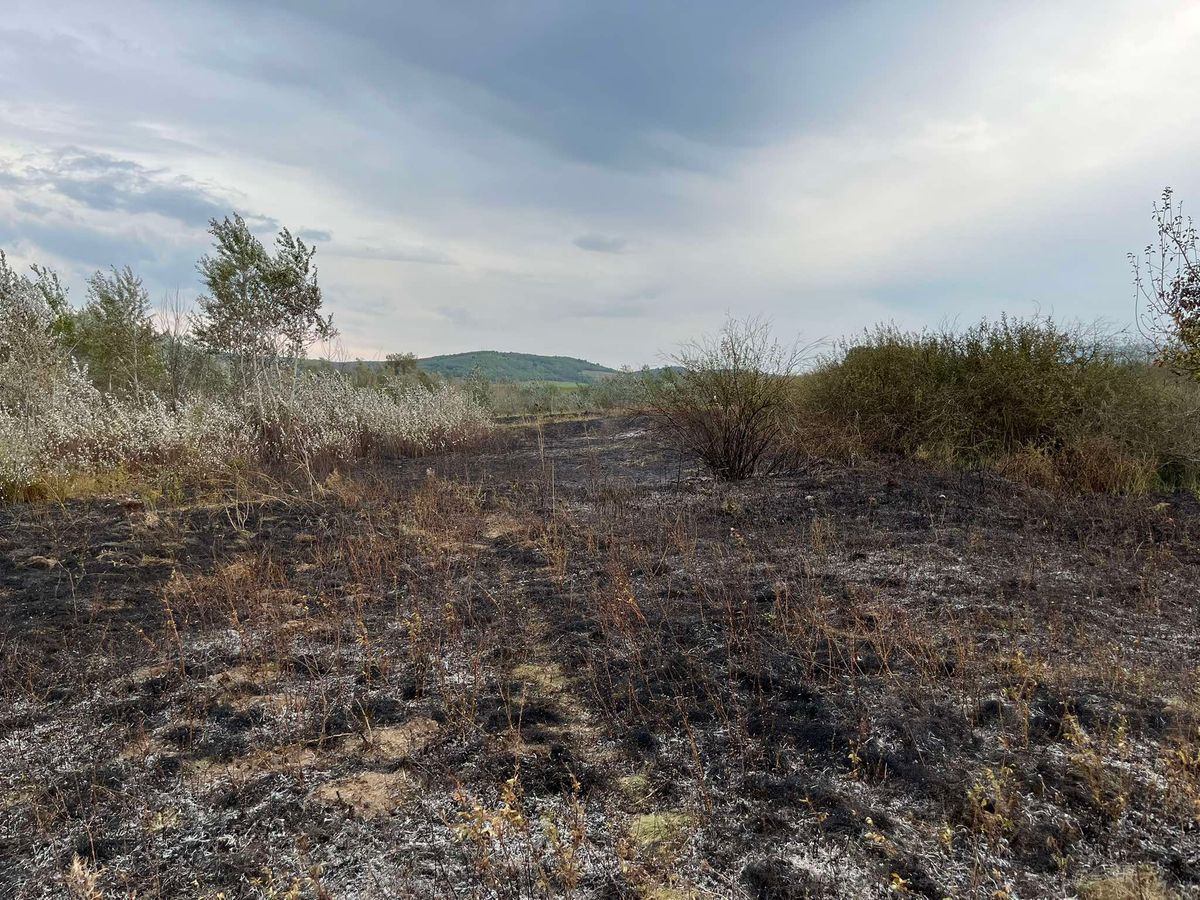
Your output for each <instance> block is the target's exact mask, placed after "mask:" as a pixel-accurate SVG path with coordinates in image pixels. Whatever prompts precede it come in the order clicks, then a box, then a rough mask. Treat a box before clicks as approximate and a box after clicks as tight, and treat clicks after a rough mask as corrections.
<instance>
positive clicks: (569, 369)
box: [333, 350, 617, 384]
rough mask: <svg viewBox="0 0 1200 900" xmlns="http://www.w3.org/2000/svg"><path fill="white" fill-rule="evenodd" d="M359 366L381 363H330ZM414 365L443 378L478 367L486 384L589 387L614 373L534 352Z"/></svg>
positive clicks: (456, 356) (488, 353) (457, 356)
mask: <svg viewBox="0 0 1200 900" xmlns="http://www.w3.org/2000/svg"><path fill="white" fill-rule="evenodd" d="M360 365H361V366H366V367H367V368H369V369H379V368H382V367H383V365H384V363H383V361H382V360H375V359H372V360H361V361H357V360H356V361H355V362H336V363H333V367H334V368H336V369H342V370H349V369H353V368H354V367H356V366H360ZM417 366H418V367H419V368H420V369H421V371H422V372H428V373H429V374H431V375H440V376H442V377H443V378H466V377H467V376H468V375H470V374H471V370H472V369H474V368H475V367H476V366H478V367H479V371H480V372H482V373H483V377H484V378H486V379H487V380H488V381H511V382H518V381H557V382H562V383H565V384H591V383H592V382H593V381H599V380H600V379H601V378H603V377H605V376H606V375H612V374H615V373H616V371H617V370H616V369H610V368H608V366H602V365H600V364H599V363H594V362H589V361H588V360H586V359H576V358H575V357H573V356H539V355H538V354H536V353H502V352H500V351H498V350H475V351H473V352H471V353H449V354H445V355H443V356H426V357H425V358H424V359H418V360H417Z"/></svg>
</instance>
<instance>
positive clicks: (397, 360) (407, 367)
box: [384, 353, 417, 377]
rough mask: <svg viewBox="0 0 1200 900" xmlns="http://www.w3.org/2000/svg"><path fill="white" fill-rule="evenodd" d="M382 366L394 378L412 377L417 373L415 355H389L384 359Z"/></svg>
mask: <svg viewBox="0 0 1200 900" xmlns="http://www.w3.org/2000/svg"><path fill="white" fill-rule="evenodd" d="M384 365H385V366H387V369H388V371H389V372H391V373H392V375H394V376H397V377H398V376H400V375H414V374H416V371H417V354H415V353H389V354H388V355H387V356H386V357H384Z"/></svg>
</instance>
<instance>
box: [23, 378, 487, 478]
mask: <svg viewBox="0 0 1200 900" xmlns="http://www.w3.org/2000/svg"><path fill="white" fill-rule="evenodd" d="M293 391H294V398H293V396H292V395H293ZM263 397H265V398H266V399H265V400H263V399H262V398H263ZM251 398H253V400H251ZM490 427H491V426H490V422H489V419H488V415H487V413H486V411H484V410H483V409H482V408H481V407H479V406H478V405H477V404H475V403H474V402H472V401H471V399H470V398H469V397H468V396H467V395H466V394H465V393H464V392H463V391H461V390H458V389H455V388H451V387H439V388H437V389H435V390H433V391H426V390H423V389H419V388H408V389H405V390H402V391H401V392H399V393H398V394H389V393H385V392H381V391H376V390H370V389H366V388H358V387H355V386H354V385H353V384H352V383H351V381H350V380H349V379H348V378H346V377H344V376H342V375H338V374H321V375H312V376H302V377H301V378H299V379H298V380H297V382H296V383H295V385H294V386H292V388H289V389H288V390H286V391H280V390H274V391H273V392H270V393H263V394H259V392H257V391H255V392H251V393H250V394H248V395H247V396H245V397H241V398H230V397H225V398H204V397H191V398H185V399H183V400H181V401H178V402H175V403H172V404H167V403H165V402H164V401H162V400H161V399H159V398H158V397H156V396H154V395H146V396H143V397H140V398H129V399H122V398H119V397H116V396H114V395H111V394H106V393H104V392H101V391H99V390H97V389H96V388H95V387H94V386H93V385H92V383H91V382H90V381H89V380H88V378H87V377H86V375H85V373H84V372H83V371H82V370H80V369H78V368H73V369H71V370H69V371H68V372H67V373H66V374H65V375H64V376H63V377H62V378H61V379H59V380H58V381H57V382H56V383H55V384H54V385H53V387H52V389H51V390H50V391H48V392H47V393H46V394H45V395H44V396H43V398H42V401H41V402H40V403H39V404H38V405H37V406H36V407H28V406H27V407H25V408H23V409H21V410H16V409H12V408H9V409H7V410H6V409H5V408H4V407H2V406H0V499H5V500H10V501H11V500H20V499H26V498H30V497H36V496H39V495H41V494H44V493H46V491H47V485H49V484H52V483H54V482H56V481H61V480H69V479H70V478H72V477H76V476H79V475H85V474H97V473H104V472H111V471H115V470H126V471H145V472H150V473H155V474H161V473H163V472H171V473H175V474H181V475H187V476H190V477H194V478H203V477H206V476H208V475H213V474H216V473H220V472H223V471H227V470H229V469H230V468H231V467H234V466H237V465H245V464H253V465H261V466H268V467H270V466H279V465H284V466H292V465H297V466H300V467H302V468H304V469H306V470H307V471H309V472H310V473H311V472H312V470H313V469H314V468H325V467H328V466H329V465H332V464H334V463H336V462H338V461H342V460H348V459H352V458H356V457H363V456H400V455H405V456H411V455H419V454H422V453H427V452H432V451H436V450H443V449H448V448H450V447H453V446H459V445H461V444H463V443H466V442H469V441H474V440H477V439H478V438H480V437H481V436H483V435H484V434H486V433H487V432H488V430H489V429H490Z"/></svg>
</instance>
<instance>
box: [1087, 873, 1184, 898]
mask: <svg viewBox="0 0 1200 900" xmlns="http://www.w3.org/2000/svg"><path fill="white" fill-rule="evenodd" d="M1178 896H1179V895H1178V894H1176V893H1175V892H1174V891H1172V890H1171V889H1170V888H1169V887H1167V885H1166V884H1165V883H1164V882H1163V880H1162V878H1161V877H1159V874H1158V872H1157V871H1155V869H1154V868H1153V867H1152V866H1137V867H1136V868H1133V869H1127V870H1125V871H1122V872H1117V873H1115V874H1112V875H1108V876H1105V877H1103V878H1095V879H1087V880H1085V881H1081V882H1080V883H1079V897H1080V900H1174V898H1176V897H1178Z"/></svg>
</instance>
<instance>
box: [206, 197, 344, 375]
mask: <svg viewBox="0 0 1200 900" xmlns="http://www.w3.org/2000/svg"><path fill="white" fill-rule="evenodd" d="M209 233H210V234H211V235H212V236H213V242H214V251H213V253H211V254H206V255H205V256H203V257H202V258H201V259H200V262H199V263H197V266H196V268H197V269H198V270H199V272H200V276H201V278H202V279H203V281H204V286H205V288H206V289H207V293H206V294H205V295H204V296H202V297H200V298H199V300H198V307H199V312H198V314H197V316H196V320H195V327H194V332H193V333H194V336H195V338H196V340H198V341H199V342H201V343H202V344H203V345H204V346H206V347H207V348H208V349H210V350H212V351H214V352H217V353H222V354H226V355H228V357H229V358H230V359H231V361H232V362H233V365H234V368H235V373H236V376H237V378H238V380H239V382H240V383H241V386H242V388H243V390H247V391H249V390H251V389H255V390H257V391H258V392H259V394H260V399H261V393H262V391H263V389H264V380H267V379H269V378H270V377H272V376H275V375H278V374H279V373H280V372H281V371H282V370H283V368H284V366H285V365H286V364H288V363H290V368H291V371H292V375H293V381H294V377H295V375H296V374H297V372H298V369H299V364H300V360H301V359H303V358H304V356H305V355H306V354H307V352H308V348H309V347H311V346H312V345H313V344H315V343H316V342H317V341H321V340H328V339H330V338H332V337H333V336H334V335H335V334H336V333H337V332H336V331H335V329H334V327H333V322H332V319H331V318H330V317H328V316H322V315H321V288H320V286H319V285H318V284H317V270H316V267H315V266H314V265H313V256H314V254H315V253H316V248H315V247H310V246H308V245H307V244H305V243H304V241H302V240H301V239H300V238H298V237H295V236H294V235H293V234H292V233H291V232H290V231H288V230H287V229H286V228H285V229H283V230H281V231H280V232H279V235H278V236H277V237H276V239H275V252H274V253H270V252H268V250H267V249H266V248H265V247H264V246H263V244H262V242H261V241H260V240H259V239H258V238H257V237H255V236H254V234H253V233H252V232H251V231H250V228H249V226H247V225H246V222H245V220H243V219H242V217H241V216H239V215H236V214H235V215H234V216H233V218H225V219H224V220H222V221H217V220H216V219H213V220H212V221H211V222H210V223H209Z"/></svg>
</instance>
